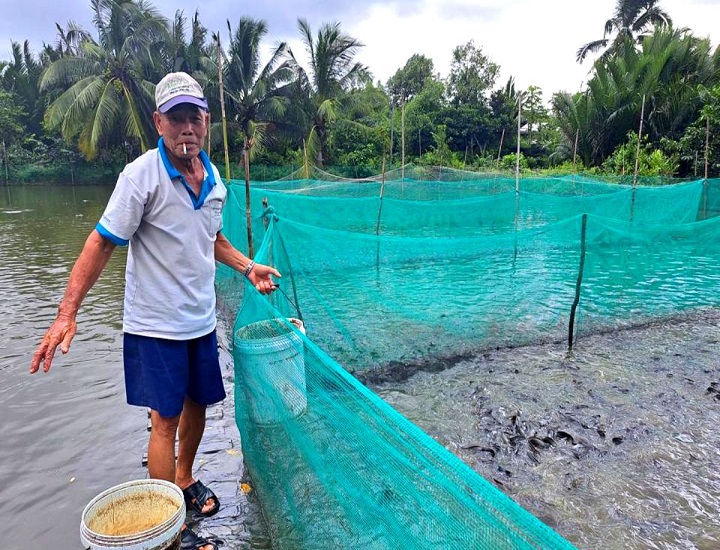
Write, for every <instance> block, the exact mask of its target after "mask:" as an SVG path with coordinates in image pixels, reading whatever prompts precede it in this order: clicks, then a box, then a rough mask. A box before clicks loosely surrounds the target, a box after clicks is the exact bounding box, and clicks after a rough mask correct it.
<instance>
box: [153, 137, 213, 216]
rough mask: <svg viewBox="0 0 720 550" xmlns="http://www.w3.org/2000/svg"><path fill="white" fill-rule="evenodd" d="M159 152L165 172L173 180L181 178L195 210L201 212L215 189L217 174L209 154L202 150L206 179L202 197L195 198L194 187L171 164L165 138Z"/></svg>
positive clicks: (201, 155)
mask: <svg viewBox="0 0 720 550" xmlns="http://www.w3.org/2000/svg"><path fill="white" fill-rule="evenodd" d="M158 151H160V158H161V159H162V161H163V164H164V165H165V170H167V173H168V176H170V179H171V180H174V179H175V178H180V181H181V182H182V184H183V185H184V186H185V189H187V191H188V193H189V194H190V200H191V201H192V205H193V208H195V210H200V208H202V205H203V203H204V202H205V199H206V198H207V196H208V195H209V194H210V191H212V188H213V187H215V183H216V182H215V172H213V169H212V165H211V164H210V158H209V157H208V156H207V153H205V151H203V150H202V149H200V155H199V158H200V162H202V164H203V168H204V169H205V174H206V175H205V179H204V180H203V182H202V187H201V188H200V196H199V197H198V196H195V192H194V191H193V190H192V187H190V185H189V184H188V182H187V181H186V180H185V176H183V175H182V174H181V173H180V172H179V171H178V169H177V168H175V166H173V163H172V162H170V159H169V158H168V156H167V151H166V150H165V142H164V141H163V138H160V139H159V140H158Z"/></svg>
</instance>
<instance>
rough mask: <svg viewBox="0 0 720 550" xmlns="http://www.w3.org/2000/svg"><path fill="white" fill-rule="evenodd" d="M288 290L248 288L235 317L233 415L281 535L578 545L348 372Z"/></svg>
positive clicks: (440, 545) (367, 544)
mask: <svg viewBox="0 0 720 550" xmlns="http://www.w3.org/2000/svg"><path fill="white" fill-rule="evenodd" d="M273 234H274V228H273V223H272V222H271V224H270V227H269V232H268V235H269V236H270V237H268V239H267V240H266V241H265V245H264V246H263V247H262V248H261V249H260V251H259V252H258V254H257V256H256V257H257V258H258V260H260V261H264V260H266V258H269V256H270V254H272V253H273V252H272V251H271V248H272V247H273V246H277V243H276V242H274V241H275V239H274V238H273V237H272V235H273ZM275 253H277V252H275ZM224 284H225V285H226V288H232V287H233V285H239V284H242V283H240V282H239V281H238V280H236V281H234V282H233V281H232V280H231V279H226V280H225V281H224ZM292 302H293V300H292V299H288V298H286V297H285V296H284V295H283V294H276V295H275V296H274V297H273V298H272V299H270V300H269V299H267V298H265V297H262V296H260V295H258V294H257V293H256V292H255V291H254V289H252V288H246V289H245V292H244V297H243V305H242V307H241V310H240V312H239V313H238V316H237V320H236V324H235V327H234V328H233V354H234V359H235V405H236V421H237V424H238V427H239V429H240V432H241V436H242V444H243V453H244V456H245V463H246V465H247V468H248V470H249V472H250V474H251V476H252V479H253V484H254V486H255V488H256V490H257V491H258V494H259V496H260V499H261V501H262V506H263V510H264V512H265V517H266V519H267V523H268V526H269V529H270V534H271V537H272V540H273V545H274V546H275V547H277V548H304V549H318V550H326V549H328V548H353V549H396V548H413V549H424V548H437V549H458V550H460V549H467V548H477V549H487V550H491V549H492V550H497V549H531V548H532V549H564V548H567V549H571V548H573V546H572V545H571V544H570V543H568V542H567V541H565V540H564V539H563V538H561V537H560V536H559V535H558V534H557V533H556V532H554V531H553V530H552V529H550V528H549V527H547V526H546V525H544V524H543V523H542V522H540V521H539V520H537V519H536V518H535V517H533V516H532V515H531V514H530V513H528V512H527V511H525V510H523V509H522V508H521V507H519V506H518V505H517V504H516V503H515V502H513V501H512V500H511V499H509V498H508V497H507V496H505V495H504V494H503V493H502V492H500V491H499V490H498V489H497V488H495V487H494V486H493V485H491V484H490V483H488V482H487V481H485V480H484V479H483V478H482V477H481V476H479V475H478V474H477V473H475V472H474V471H473V470H472V469H470V468H469V467H468V466H466V465H465V464H464V463H463V462H461V461H460V460H459V459H458V458H456V457H455V456H454V455H452V454H451V453H450V452H449V451H447V450H446V449H445V448H444V447H442V446H441V445H440V444H438V443H437V442H436V441H434V440H433V439H432V438H430V437H429V436H427V435H426V434H424V433H423V432H422V431H420V430H419V429H418V428H417V427H415V426H414V425H413V424H411V423H410V422H409V421H407V420H406V419H405V418H404V417H402V416H401V415H400V414H398V413H397V412H396V411H394V410H393V409H392V408H391V407H390V406H388V405H387V404H386V403H385V402H383V401H382V400H381V399H380V398H378V397H377V396H376V395H374V394H373V393H372V392H370V391H369V390H368V389H367V388H366V387H365V386H363V385H362V384H361V383H360V382H358V381H357V380H356V379H355V378H353V377H352V376H351V375H350V374H349V373H348V372H347V371H346V370H345V369H344V368H343V367H342V366H341V365H340V364H338V363H337V362H336V361H335V360H334V359H333V358H331V357H330V356H329V355H327V354H326V353H325V352H324V351H323V350H321V349H320V348H319V347H318V346H317V345H316V344H315V343H314V342H313V340H312V338H313V337H314V336H315V335H316V330H317V327H315V326H314V325H313V324H308V325H307V331H308V336H305V335H304V334H303V331H304V330H305V329H304V327H303V328H302V330H301V329H300V328H299V327H300V326H301V325H300V322H299V321H298V320H297V316H299V313H298V312H297V310H295V309H294V306H293V303H292ZM292 315H294V316H296V318H295V319H293V318H292V317H291V316H292ZM293 323H294V324H293Z"/></svg>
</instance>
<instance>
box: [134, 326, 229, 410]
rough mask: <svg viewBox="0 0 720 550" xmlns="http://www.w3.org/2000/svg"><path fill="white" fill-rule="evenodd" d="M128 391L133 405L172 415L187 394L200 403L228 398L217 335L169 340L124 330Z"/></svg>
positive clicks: (181, 407) (213, 333)
mask: <svg viewBox="0 0 720 550" xmlns="http://www.w3.org/2000/svg"><path fill="white" fill-rule="evenodd" d="M123 359H124V363H125V392H126V394H127V402H128V403H129V404H130V405H138V406H141V407H149V408H150V409H152V410H154V411H157V412H158V413H160V416H162V417H165V418H172V417H175V416H178V415H179V414H180V413H181V412H182V409H183V403H184V402H185V397H189V398H190V399H192V400H193V401H194V402H195V403H198V404H200V405H211V404H213V403H217V402H219V401H222V400H223V399H225V386H224V384H223V380H222V373H221V371H220V360H219V358H218V350H217V335H216V334H215V331H214V330H213V331H212V332H211V333H210V334H206V335H205V336H201V337H199V338H194V339H192V340H165V339H163V338H150V337H148V336H138V335H136V334H128V333H127V332H126V333H124V334H123Z"/></svg>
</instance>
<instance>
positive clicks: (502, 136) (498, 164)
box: [496, 128, 505, 171]
mask: <svg viewBox="0 0 720 550" xmlns="http://www.w3.org/2000/svg"><path fill="white" fill-rule="evenodd" d="M504 139H505V128H503V129H502V133H501V134H500V147H498V158H497V166H496V170H498V171H500V154H501V153H502V146H503V140H504Z"/></svg>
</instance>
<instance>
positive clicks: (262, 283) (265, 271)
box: [248, 264, 282, 294]
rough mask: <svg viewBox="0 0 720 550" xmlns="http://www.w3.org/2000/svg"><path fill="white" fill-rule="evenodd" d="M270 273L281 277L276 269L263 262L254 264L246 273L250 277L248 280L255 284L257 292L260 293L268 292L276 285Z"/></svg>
mask: <svg viewBox="0 0 720 550" xmlns="http://www.w3.org/2000/svg"><path fill="white" fill-rule="evenodd" d="M272 275H274V276H275V277H282V275H280V272H278V270H277V269H275V268H274V267H270V266H269V265H263V264H255V265H254V266H253V268H252V270H251V271H250V274H249V275H248V279H250V282H251V283H252V284H253V285H255V288H256V289H258V292H260V293H261V294H270V293H271V292H272V291H273V290H275V287H276V285H275V282H274V281H273V280H272V278H271V276H272Z"/></svg>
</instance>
